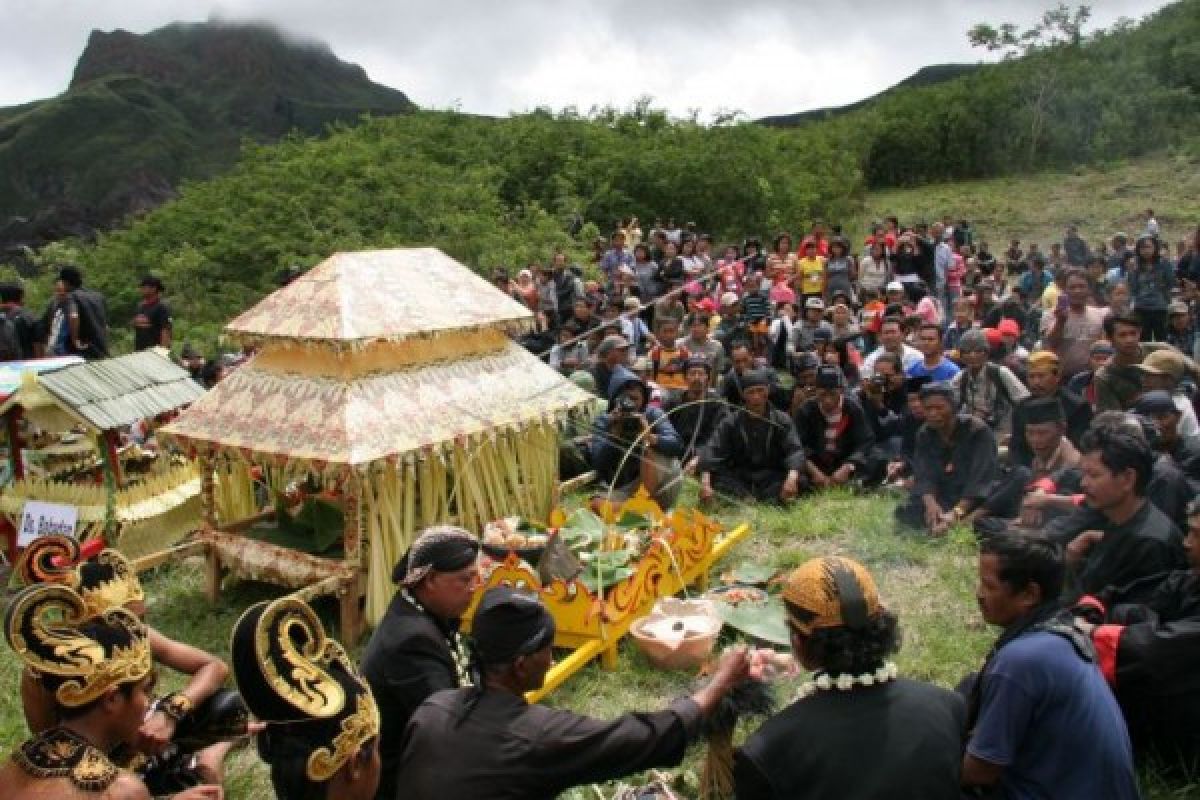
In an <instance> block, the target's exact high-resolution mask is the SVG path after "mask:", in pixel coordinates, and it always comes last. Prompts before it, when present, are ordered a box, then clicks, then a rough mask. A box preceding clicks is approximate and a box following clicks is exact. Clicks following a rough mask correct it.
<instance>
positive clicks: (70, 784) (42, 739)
mask: <svg viewBox="0 0 1200 800" xmlns="http://www.w3.org/2000/svg"><path fill="white" fill-rule="evenodd" d="M4 636H5V638H6V639H7V640H8V644H9V647H11V648H12V649H13V651H14V652H15V653H16V655H17V657H18V658H19V659H20V660H21V662H22V663H23V664H24V666H25V670H26V672H27V673H31V674H32V675H33V676H34V678H35V680H36V681H37V682H38V684H39V686H41V687H42V688H44V689H45V691H46V692H47V694H48V696H49V697H50V698H51V702H52V704H53V705H52V708H51V709H50V712H51V714H52V716H53V718H54V720H55V723H54V725H53V726H51V727H49V728H47V729H45V730H42V731H39V732H37V733H36V734H35V735H34V737H33V738H31V739H28V740H26V741H25V742H23V743H22V744H21V745H19V746H18V747H17V749H16V750H15V751H14V752H13V755H12V757H11V758H10V759H9V760H8V761H7V762H5V763H4V765H3V766H2V767H0V798H2V799H3V800H41V799H42V798H61V799H62V800H76V799H78V800H84V798H96V800H101V798H104V800H150V797H151V795H150V791H149V790H148V789H147V788H146V785H145V784H144V783H143V782H142V780H141V779H140V778H139V777H138V776H137V775H135V774H134V773H132V772H129V771H127V770H124V769H121V768H120V767H118V766H117V764H116V763H114V762H113V761H112V760H111V758H110V757H109V753H111V752H112V751H113V750H115V749H117V748H118V747H122V746H123V747H125V748H134V747H136V746H137V745H138V740H139V739H140V738H141V736H142V733H141V729H142V726H143V723H144V721H145V718H146V715H147V713H149V711H150V706H151V696H152V694H153V691H154V681H155V673H154V657H153V656H152V655H151V652H150V640H149V633H148V631H147V630H146V626H145V625H143V624H142V623H141V621H140V620H138V618H137V617H136V616H134V615H133V613H132V612H130V611H128V610H126V609H124V608H121V607H118V606H113V607H109V608H107V609H106V610H104V611H102V612H100V613H99V614H92V613H91V612H90V611H89V609H88V606H87V602H86V601H85V600H84V598H83V597H81V596H80V595H79V594H78V593H77V592H76V591H75V590H74V589H72V588H70V587H69V586H66V585H63V584H53V583H41V584H36V585H34V586H30V587H28V588H26V589H24V590H22V591H21V592H20V593H19V594H18V595H17V596H16V597H14V598H13V599H12V601H11V603H10V604H9V606H8V611H7V613H6V614H5V618H4ZM175 797H176V798H177V800H219V798H220V797H221V787H220V786H196V787H192V788H188V789H184V790H182V791H181V792H179V793H178V794H176V795H175Z"/></svg>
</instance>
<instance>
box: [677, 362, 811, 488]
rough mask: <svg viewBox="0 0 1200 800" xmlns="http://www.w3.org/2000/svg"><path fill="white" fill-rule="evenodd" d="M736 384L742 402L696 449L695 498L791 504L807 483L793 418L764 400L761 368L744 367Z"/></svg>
mask: <svg viewBox="0 0 1200 800" xmlns="http://www.w3.org/2000/svg"><path fill="white" fill-rule="evenodd" d="M741 384H742V395H743V397H744V399H745V406H744V407H743V408H741V409H738V410H736V411H732V410H731V411H730V413H728V414H726V415H725V418H724V419H722V420H721V422H720V423H719V424H718V425H717V427H716V430H714V431H713V434H712V437H711V438H710V439H709V440H708V444H707V445H705V447H704V449H703V450H702V451H701V453H700V464H699V467H698V468H699V470H700V499H701V501H705V502H707V501H708V500H711V499H712V498H713V496H714V495H715V494H716V493H717V492H720V493H722V494H728V495H732V496H734V497H741V498H753V499H755V500H760V501H764V502H783V503H787V502H790V501H791V500H793V499H795V497H796V496H797V495H799V494H800V491H801V490H802V489H803V488H804V486H805V484H806V481H805V479H804V445H803V443H801V441H800V437H799V436H798V435H797V434H796V426H795V424H793V422H792V418H791V417H789V416H788V415H787V414H785V413H783V412H782V411H780V410H779V409H777V408H772V407H771V405H770V403H769V402H768V401H767V396H768V392H769V387H770V381H769V379H768V377H767V374H766V371H765V370H761V369H752V370H748V371H747V372H746V373H745V374H743V375H742V377H741Z"/></svg>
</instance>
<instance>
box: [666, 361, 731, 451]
mask: <svg viewBox="0 0 1200 800" xmlns="http://www.w3.org/2000/svg"><path fill="white" fill-rule="evenodd" d="M712 373H713V367H712V364H711V363H710V362H709V360H708V359H707V358H705V357H704V356H691V357H690V358H688V360H687V363H686V364H684V376H685V377H686V378H687V384H688V388H687V389H685V390H683V391H682V392H671V393H670V394H669V395H667V401H666V402H665V403H664V404H663V412H664V413H665V414H666V415H667V419H669V420H670V421H671V427H673V428H674V429H675V432H676V433H678V434H679V439H680V441H682V442H683V461H684V463H685V464H687V469H688V470H689V471H695V469H696V457H697V455H698V454H699V452H700V448H702V447H704V444H705V443H706V442H707V441H708V439H709V437H710V436H712V432H713V430H714V429H716V427H717V422H719V421H720V419H721V417H722V416H723V415H724V414H725V404H724V403H723V402H722V401H721V398H720V397H719V396H718V395H717V393H716V391H715V390H713V388H712V386H711V383H712Z"/></svg>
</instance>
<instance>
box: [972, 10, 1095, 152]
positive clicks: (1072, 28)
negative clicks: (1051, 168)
mask: <svg viewBox="0 0 1200 800" xmlns="http://www.w3.org/2000/svg"><path fill="white" fill-rule="evenodd" d="M1091 16H1092V9H1091V7H1090V6H1082V5H1081V6H1079V7H1078V8H1076V9H1075V10H1074V11H1072V10H1071V9H1070V8H1069V7H1067V5H1066V4H1065V3H1059V4H1058V6H1057V7H1055V8H1052V9H1050V10H1049V11H1047V12H1046V13H1044V14H1042V18H1041V20H1040V21H1039V22H1038V23H1037V24H1036V25H1034V26H1032V27H1030V28H1027V29H1025V30H1024V31H1018V30H1017V26H1016V25H1014V24H1012V23H1011V22H1006V23H1004V24H1002V25H1000V27H998V28H997V27H994V26H992V25H989V24H987V23H979V24H977V25H975V26H974V27H973V28H971V30H969V31H967V39H968V41H970V42H971V45H972V46H974V47H982V48H984V49H986V50H989V51H991V52H1002V53H1003V54H1004V57H1005V59H1011V58H1014V57H1017V56H1024V57H1025V58H1024V62H1025V64H1024V66H1025V67H1026V69H1025V76H1024V77H1025V85H1026V92H1025V94H1026V100H1025V110H1026V111H1027V112H1028V114H1029V143H1028V148H1029V149H1028V151H1027V158H1028V162H1029V163H1028V165H1027V166H1029V167H1030V168H1033V167H1035V166H1037V161H1038V152H1039V149H1040V147H1041V145H1042V140H1043V137H1044V131H1045V129H1046V121H1047V118H1048V117H1049V112H1050V108H1051V107H1052V106H1053V104H1054V101H1055V99H1056V98H1057V96H1058V92H1059V90H1060V80H1061V69H1060V68H1061V66H1062V63H1063V59H1064V57H1065V52H1064V51H1066V50H1067V49H1068V48H1070V49H1074V50H1078V48H1079V45H1080V43H1081V42H1082V41H1083V26H1084V25H1085V24H1087V21H1088V20H1089V19H1091Z"/></svg>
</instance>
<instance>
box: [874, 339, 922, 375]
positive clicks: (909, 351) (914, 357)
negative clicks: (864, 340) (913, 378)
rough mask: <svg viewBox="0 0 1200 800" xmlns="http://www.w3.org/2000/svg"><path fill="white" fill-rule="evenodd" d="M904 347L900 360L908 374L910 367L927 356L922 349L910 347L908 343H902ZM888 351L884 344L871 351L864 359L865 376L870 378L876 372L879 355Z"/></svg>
mask: <svg viewBox="0 0 1200 800" xmlns="http://www.w3.org/2000/svg"><path fill="white" fill-rule="evenodd" d="M902 347H904V352H903V353H902V354H901V356H900V361H901V362H902V363H903V364H904V372H905V374H907V373H908V368H909V367H912V366H914V365H916V364H920V363H921V362H923V361H924V360H925V356H923V355H921V351H920V350H917V349H916V348H915V347H909V346H908V345H902ZM886 352H887V351H886V350H884V349H883V346H882V345H881V346H879V347H876V348H875V349H874V350H872V351H871V354H870V355H869V356H867V357H866V359H865V360H864V361H863V365H862V374H863V377H865V378H869V377H871V376H872V375H874V374H875V362H876V361H878V360H879V356H881V355H883V354H884V353H886Z"/></svg>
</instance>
